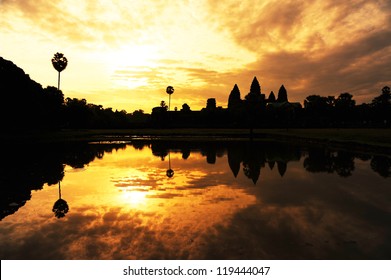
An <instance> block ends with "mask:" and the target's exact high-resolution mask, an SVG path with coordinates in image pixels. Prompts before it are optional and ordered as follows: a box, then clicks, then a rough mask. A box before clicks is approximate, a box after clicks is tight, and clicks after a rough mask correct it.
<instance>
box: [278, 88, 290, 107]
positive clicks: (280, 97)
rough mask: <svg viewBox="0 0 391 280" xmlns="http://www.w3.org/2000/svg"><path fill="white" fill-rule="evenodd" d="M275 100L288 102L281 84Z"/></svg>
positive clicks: (286, 94)
mask: <svg viewBox="0 0 391 280" xmlns="http://www.w3.org/2000/svg"><path fill="white" fill-rule="evenodd" d="M277 102H280V103H282V102H288V93H287V91H286V89H285V87H284V85H281V87H280V89H279V90H278V95H277Z"/></svg>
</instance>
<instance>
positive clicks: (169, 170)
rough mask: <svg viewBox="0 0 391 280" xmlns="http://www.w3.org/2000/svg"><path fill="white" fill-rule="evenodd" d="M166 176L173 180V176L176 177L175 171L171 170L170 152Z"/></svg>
mask: <svg viewBox="0 0 391 280" xmlns="http://www.w3.org/2000/svg"><path fill="white" fill-rule="evenodd" d="M166 175H167V177H168V178H172V176H174V170H172V169H171V157H170V151H168V169H167V171H166Z"/></svg>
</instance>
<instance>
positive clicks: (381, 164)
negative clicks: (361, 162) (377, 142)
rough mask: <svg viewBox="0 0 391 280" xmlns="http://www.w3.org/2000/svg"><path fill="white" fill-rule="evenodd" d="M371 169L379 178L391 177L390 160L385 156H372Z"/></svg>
mask: <svg viewBox="0 0 391 280" xmlns="http://www.w3.org/2000/svg"><path fill="white" fill-rule="evenodd" d="M371 168H372V170H373V171H375V172H376V173H377V174H379V175H380V176H382V177H384V178H387V177H390V176H391V159H390V158H389V157H386V156H374V157H373V158H372V160H371Z"/></svg>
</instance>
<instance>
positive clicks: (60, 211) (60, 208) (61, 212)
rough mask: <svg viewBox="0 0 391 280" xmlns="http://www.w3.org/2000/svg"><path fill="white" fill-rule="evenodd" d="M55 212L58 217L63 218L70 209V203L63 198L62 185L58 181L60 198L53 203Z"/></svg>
mask: <svg viewBox="0 0 391 280" xmlns="http://www.w3.org/2000/svg"><path fill="white" fill-rule="evenodd" d="M52 211H53V213H54V216H55V217H56V218H63V217H65V214H66V213H68V211H69V206H68V203H67V202H66V201H65V200H64V199H62V198H61V185H60V182H58V200H57V201H56V202H55V203H54V205H53V210H52Z"/></svg>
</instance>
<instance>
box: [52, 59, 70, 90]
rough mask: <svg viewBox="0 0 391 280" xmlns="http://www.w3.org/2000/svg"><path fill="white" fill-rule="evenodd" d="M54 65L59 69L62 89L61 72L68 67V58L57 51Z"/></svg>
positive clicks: (53, 61)
mask: <svg viewBox="0 0 391 280" xmlns="http://www.w3.org/2000/svg"><path fill="white" fill-rule="evenodd" d="M52 65H53V67H54V69H56V70H57V71H58V87H57V88H58V90H60V73H61V72H62V71H63V70H64V69H65V68H66V67H67V65H68V60H67V58H66V57H65V56H64V54H62V53H58V52H57V53H55V54H54V57H53V58H52Z"/></svg>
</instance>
